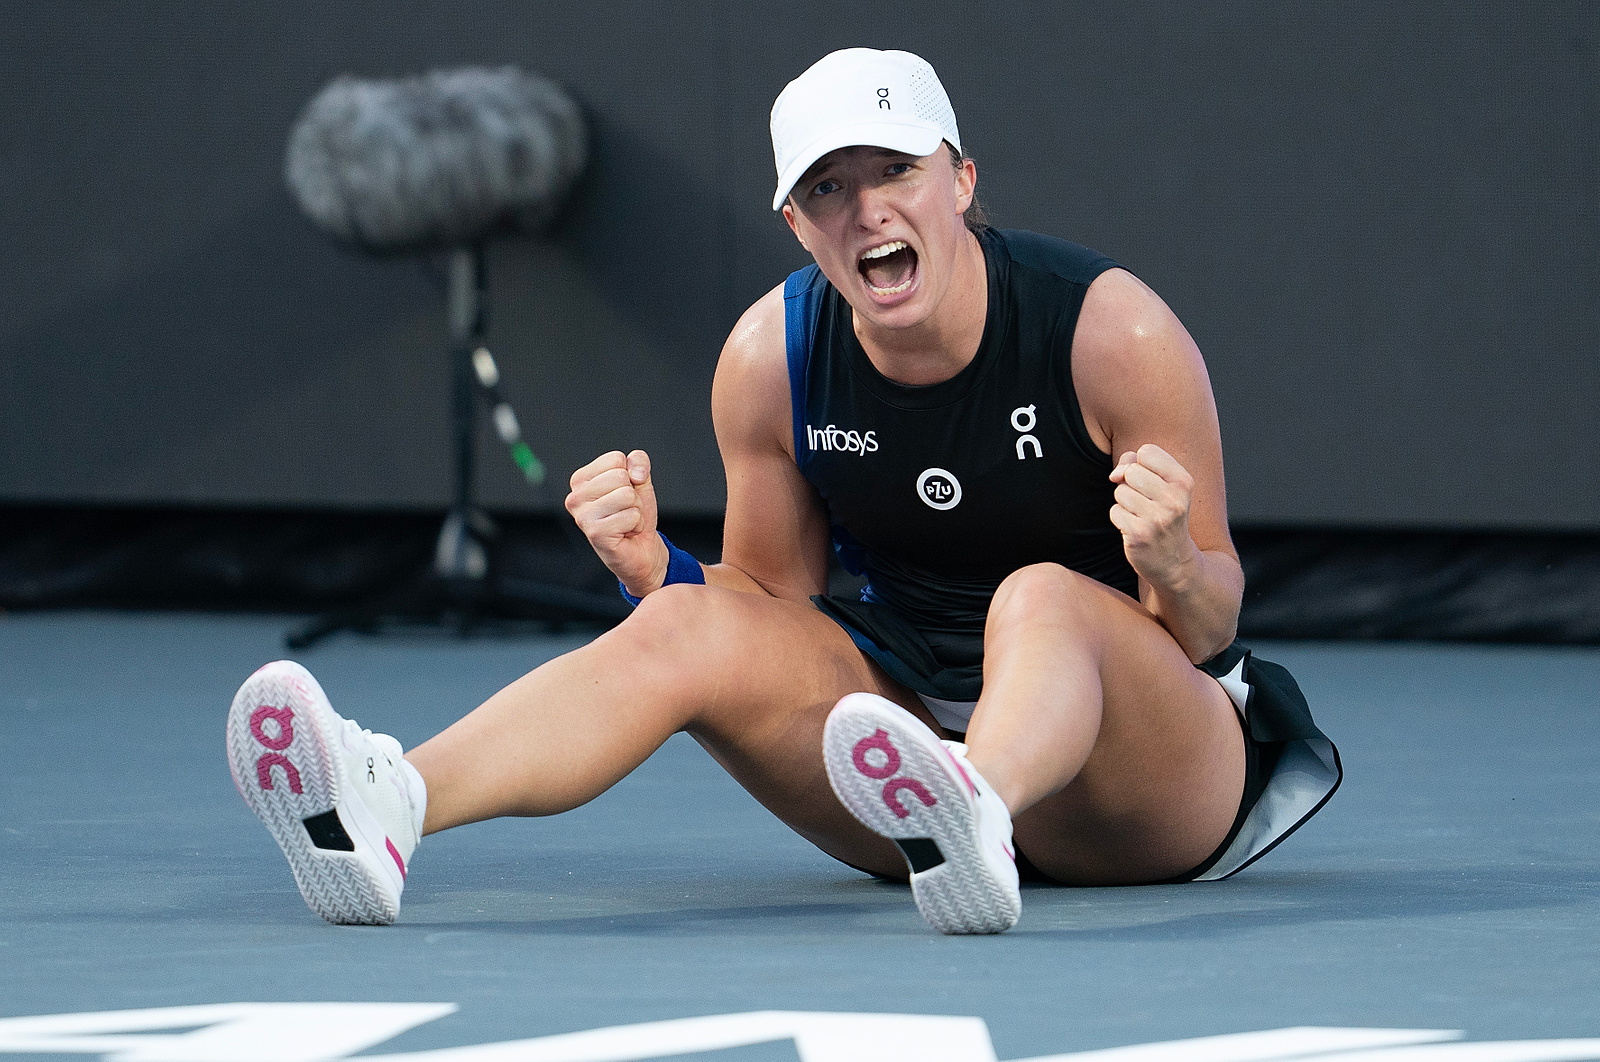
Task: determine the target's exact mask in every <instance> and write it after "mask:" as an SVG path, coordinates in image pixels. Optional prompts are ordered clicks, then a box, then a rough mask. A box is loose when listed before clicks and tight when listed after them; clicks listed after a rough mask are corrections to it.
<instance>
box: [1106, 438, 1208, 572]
mask: <svg viewBox="0 0 1600 1062" xmlns="http://www.w3.org/2000/svg"><path fill="white" fill-rule="evenodd" d="M1111 482H1113V483H1115V484H1116V485H1117V489H1116V492H1115V496H1116V499H1117V503H1116V504H1115V505H1113V506H1112V507H1111V522H1112V524H1114V525H1115V526H1116V529H1117V530H1118V531H1121V532H1122V549H1123V552H1125V553H1126V554H1127V555H1128V563H1129V564H1131V565H1133V570H1134V571H1136V572H1138V573H1139V575H1140V576H1141V577H1142V578H1143V579H1144V580H1145V582H1147V583H1151V584H1152V585H1155V586H1160V587H1167V588H1176V587H1180V586H1182V585H1183V584H1184V581H1185V579H1186V576H1187V573H1188V572H1189V571H1191V570H1192V569H1193V566H1194V564H1195V562H1197V561H1198V560H1199V559H1200V556H1199V554H1200V550H1199V547H1197V546H1196V545H1195V544H1194V540H1193V539H1192V538H1190V537H1189V502H1190V499H1191V497H1192V496H1193V493H1194V477H1193V476H1191V475H1189V473H1188V471H1187V470H1186V469H1185V468H1184V467H1183V466H1182V465H1180V464H1179V463H1178V460H1177V458H1175V457H1173V456H1172V455H1171V454H1169V453H1167V452H1166V451H1165V450H1163V449H1162V448H1161V447H1159V446H1157V445H1155V444H1154V443H1146V444H1145V445H1143V446H1141V447H1139V450H1138V452H1137V453H1135V452H1134V451H1132V450H1130V451H1128V452H1127V453H1124V454H1123V455H1122V459H1121V460H1119V461H1118V462H1117V467H1116V468H1114V469H1112V470H1111Z"/></svg>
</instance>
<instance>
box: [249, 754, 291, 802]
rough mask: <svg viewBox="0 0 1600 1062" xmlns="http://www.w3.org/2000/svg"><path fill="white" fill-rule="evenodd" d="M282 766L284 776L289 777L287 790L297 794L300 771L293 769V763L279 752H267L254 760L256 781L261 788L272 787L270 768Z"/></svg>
mask: <svg viewBox="0 0 1600 1062" xmlns="http://www.w3.org/2000/svg"><path fill="white" fill-rule="evenodd" d="M274 767H282V768H283V774H284V777H285V778H287V779H289V792H291V793H294V794H296V795H299V793H300V792H301V789H300V772H299V771H297V770H295V766H294V764H292V763H290V762H289V759H288V757H286V756H284V755H283V754H282V753H279V752H268V753H266V754H264V755H263V756H262V757H261V758H260V759H259V760H257V761H256V781H258V782H260V783H261V788H262V789H271V788H272V769H273V768H274Z"/></svg>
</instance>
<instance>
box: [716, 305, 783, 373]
mask: <svg viewBox="0 0 1600 1062" xmlns="http://www.w3.org/2000/svg"><path fill="white" fill-rule="evenodd" d="M783 287H784V286H783V285H782V284H779V285H778V286H777V287H775V288H773V289H772V290H771V291H769V292H767V293H766V294H765V295H763V296H761V298H759V299H757V300H756V301H755V302H753V303H751V304H750V308H749V309H747V310H745V312H744V313H742V314H740V315H739V320H738V321H737V322H736V323H735V324H734V326H733V330H732V331H730V332H729V333H728V341H727V342H726V343H724V344H723V347H722V361H721V365H722V366H724V367H726V368H729V369H737V370H741V371H749V370H752V369H757V368H759V367H761V366H765V365H767V364H769V363H772V362H776V363H777V364H778V365H780V366H781V365H783V364H784V363H785V361H786V358H787V355H786V345H785V338H784V337H785V333H784V305H783Z"/></svg>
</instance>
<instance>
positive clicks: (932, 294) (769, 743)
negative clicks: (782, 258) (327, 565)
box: [228, 48, 1340, 933]
mask: <svg viewBox="0 0 1600 1062" xmlns="http://www.w3.org/2000/svg"><path fill="white" fill-rule="evenodd" d="M772 141H773V152H774V156H775V160H776V163H777V170H778V184H777V190H776V195H775V197H774V200H773V208H774V209H775V210H781V211H782V215H783V217H784V219H785V221H787V223H788V225H789V227H790V229H791V230H792V231H793V233H794V235H795V237H796V238H797V239H798V240H799V241H800V243H801V244H802V245H803V246H804V247H805V248H806V250H807V251H809V252H810V253H811V255H812V256H813V258H814V259H815V265H813V266H810V267H807V268H806V269H802V270H800V271H799V272H797V273H795V274H794V275H793V276H791V277H790V278H789V279H788V280H787V281H786V282H785V283H784V284H782V285H779V286H778V287H776V288H774V289H773V290H772V291H771V292H769V293H768V294H767V295H766V296H764V297H763V298H762V299H761V300H760V301H758V302H757V303H756V304H755V305H754V306H752V307H750V309H749V310H748V311H746V312H745V314H744V315H743V317H741V318H740V320H739V322H738V324H737V325H736V326H735V327H734V329H733V332H732V335H731V336H730V337H729V338H728V341H727V344H726V346H725V347H724V349H723V353H722V358H721V362H720V364H719V366H718V369H717V374H716V381H715V384H714V386H713V390H712V416H713V420H714V423H715V427H716V433H717V439H718V442H719V445H720V447H721V451H722V457H723V462H724V466H725V470H726V473H727V483H728V506H727V518H726V524H725V529H724V540H723V554H722V561H721V563H719V564H702V563H700V562H699V561H697V560H696V559H694V558H693V557H691V556H689V555H688V554H687V553H685V552H683V551H682V550H679V549H677V548H676V547H674V546H672V545H671V543H669V542H668V541H667V540H666V539H665V538H664V537H663V536H661V535H660V534H659V533H658V532H657V530H656V496H655V490H654V487H653V485H652V479H651V469H650V459H649V456H648V455H647V454H645V453H644V452H642V451H639V450H634V451H633V452H631V453H626V454H624V453H622V452H620V451H618V452H613V453H609V454H606V455H604V456H601V457H599V458H597V459H596V460H594V461H593V462H591V463H590V464H588V465H586V466H585V467H583V468H581V469H579V470H578V471H577V472H576V473H574V474H573V476H572V481H571V494H570V495H569V496H568V498H567V503H566V504H567V509H568V511H569V512H570V513H571V514H572V516H573V518H574V519H575V520H576V521H577V524H578V526H579V527H580V528H582V530H583V532H584V534H585V535H586V536H587V537H588V540H589V542H590V543H591V544H592V545H593V547H594V549H595V551H596V552H597V553H598V554H599V556H600V557H601V559H602V560H604V562H605V563H606V565H607V566H608V567H609V568H610V569H611V570H612V571H613V572H614V573H616V575H617V577H618V579H619V580H620V582H621V584H622V586H623V589H624V591H625V592H626V594H627V595H628V596H629V597H630V599H632V600H635V601H636V602H637V608H636V610H635V611H634V613H633V614H632V616H630V617H629V618H628V619H627V620H626V621H624V622H623V623H621V624H620V625H619V626H617V627H616V628H615V629H613V630H611V631H609V632H608V633H606V634H604V635H602V636H601V637H599V638H597V639H595V640H594V641H593V642H592V643H590V644H589V645H587V646H585V647H583V648H581V649H578V650H576V651H574V652H571V653H568V654H567V655H565V656H562V657H560V658H558V659H555V660H552V661H550V662H549V663H547V664H545V665H544V666H542V667H540V668H538V669H537V670H535V671H533V672H531V673H530V674H528V675H526V676H524V677H523V678H521V679H519V680H517V681H516V682H514V683H512V684H511V685H510V686H508V687H506V688H505V689H504V690H501V691H500V692H499V693H497V694H495V695H494V696H493V697H491V698H490V699H489V700H488V701H487V702H485V703H484V704H483V705H482V706H481V707H479V708H478V709H476V710H475V711H473V712H472V713H471V714H469V715H467V716H466V717H465V718H463V719H461V720H460V721H459V722H457V723H456V724H454V725H453V726H451V727H450V728H449V729H447V730H445V731H444V732H443V733H441V734H439V735H438V736H436V737H434V738H433V739H431V740H430V741H427V742H426V743H424V744H422V745H421V746H419V747H417V748H415V749H412V750H411V751H410V752H408V753H405V754H404V755H402V753H401V749H400V746H399V744H398V743H397V742H396V741H395V740H394V739H393V738H390V737H387V736H385V735H382V734H373V733H371V732H369V731H365V730H362V729H361V728H360V727H359V726H357V725H356V724H355V723H354V722H351V721H348V720H344V719H342V718H340V717H339V716H338V715H336V714H335V713H334V711H333V709H332V708H331V707H330V706H329V704H328V702H327V699H326V697H324V695H323V693H322V691H321V689H320V688H319V687H318V685H317V683H316V680H315V679H314V678H312V676H311V675H310V674H309V673H308V672H307V671H306V670H305V669H304V668H302V667H300V666H299V665H297V664H294V663H292V662H288V661H279V662H277V663H273V664H269V665H267V666H266V667H264V668H262V669H261V670H260V671H258V672H256V674H254V675H252V676H251V677H250V678H249V679H248V680H247V681H246V682H245V684H244V686H243V687H242V688H241V689H240V690H239V693H238V695H237V697H236V698H235V699H234V702H233V706H232V710H231V712H230V714H229V720H228V753H229V762H230V765H231V767H232V770H233V775H234V779H235V781H236V782H237V784H238V786H239V789H240V792H241V793H242V794H243V795H244V797H245V800H246V802H247V803H248V804H249V805H250V807H251V808H252V810H254V811H255V812H256V814H257V815H258V816H260V817H261V819H262V820H263V821H264V822H265V823H266V824H267V826H268V827H269V828H270V829H271V831H272V833H273V835H274V837H275V838H276V839H277V841H278V843H279V845H280V846H281V847H282V848H283V851H284V853H285V854H286V855H287V857H288V859H289V863H290V866H291V867H292V868H293V871H294V875H295V878H296V880H297V882H298V883H299V886H300V889H301V892H302V894H303V895H304V897H305V899H306V901H307V903H308V904H310V906H311V907H312V909H313V910H315V911H316V912H317V913H318V914H320V915H322V916H323V917H324V918H327V919H329V920H330V921H334V922H355V923H385V922H391V921H393V920H394V919H395V918H396V917H398V914H399V907H400V895H401V890H402V888H403V885H404V882H405V876H406V874H407V872H408V870H409V865H410V861H411V857H412V852H413V850H414V849H415V847H416V845H417V842H418V840H419V839H420V838H421V837H422V836H423V835H425V834H428V833H432V832H435V831H438V830H443V829H449V828H451V827H454V826H460V825H463V824H465V823H469V822H476V821H479V820H482V819H488V818H493V817H495V816H500V815H553V814H557V813H559V812H563V811H566V810H568V809H571V808H575V807H577V806H579V805H581V804H583V803H585V802H587V801H589V800H592V799H593V798H594V797H596V796H598V795H599V794H600V793H602V792H604V791H605V790H606V789H607V788H609V787H610V786H612V785H613V784H615V783H616V782H617V781H618V780H620V779H621V778H623V777H624V776H626V775H627V774H628V773H629V772H630V771H632V770H633V769H634V768H635V767H637V766H638V765H639V764H640V763H642V762H643V761H644V760H645V758H646V757H648V756H649V755H650V754H651V753H652V752H654V751H655V750H656V749H657V748H658V747H659V746H660V745H661V744H662V742H664V741H665V740H666V739H667V738H668V737H669V736H671V735H672V734H674V733H676V732H678V731H686V732H688V733H689V734H691V735H692V736H693V737H694V738H695V739H696V740H697V741H699V742H700V743H701V744H702V745H703V746H704V747H705V748H706V749H707V750H708V751H709V752H710V753H711V755H712V756H713V757H715V758H716V760H717V761H718V762H719V763H720V764H722V766H723V767H725V768H726V769H727V770H728V772H729V773H730V774H732V775H733V777H734V778H736V779H737V780H738V781H739V782H740V783H741V784H742V785H743V786H744V787H745V788H746V789H747V790H749V791H750V792H751V793H752V794H753V795H754V796H755V797H756V798H757V799H758V800H760V801H761V802H762V803H763V804H764V805H765V806H766V807H767V808H769V809H770V810H771V811H772V812H773V813H774V814H776V815H777V816H778V817H779V818H780V819H782V820H783V821H784V822H785V823H787V824H788V825H789V826H790V827H791V828H792V829H794V830H795V831H796V832H798V833H799V834H800V835H801V836H803V837H805V838H806V839H807V840H809V841H811V842H812V843H813V844H815V845H816V846H817V847H818V848H820V849H822V851H824V852H826V853H828V854H829V855H831V856H833V857H834V858H836V859H839V860H841V861H842V862H844V863H847V864H850V865H851V866H853V867H856V868H859V869H861V870H864V871H866V872H868V873H872V874H876V875H880V876H883V877H888V878H898V879H902V880H903V879H906V878H908V877H909V879H910V882H911V885H912V893H913V896H914V898H915V900H916V903H917V905H918V908H919V909H920V911H921V912H922V914H923V916H924V917H925V918H926V919H927V920H928V922H929V923H930V924H932V925H933V926H934V927H935V928H937V929H939V930H941V931H943V932H946V933H984V932H999V931H1003V930H1005V929H1008V928H1010V927H1011V926H1012V925H1013V924H1015V922H1016V921H1017V919H1018V917H1019V915H1020V912H1021V899H1020V893H1019V890H1018V880H1019V871H1020V874H1021V875H1022V876H1023V877H1027V878H1035V879H1039V880H1048V881H1053V882H1058V883H1062V884H1095V885H1105V884H1117V883H1128V884H1132V883H1141V882H1163V881H1165V882H1175V881H1187V880H1193V879H1197V878H1218V877H1223V876H1226V875H1228V874H1231V873H1233V872H1235V871H1237V870H1239V869H1241V868H1242V867H1243V866H1245V865H1246V864H1248V863H1249V862H1251V861H1252V860H1253V859H1255V858H1256V857H1258V856H1259V855H1261V854H1262V853H1264V852H1265V851H1266V850H1267V849H1269V848H1270V847H1272V846H1273V845H1274V844H1276V843H1277V842H1278V841H1279V840H1280V839H1282V837H1284V836H1286V835H1287V834H1288V833H1289V832H1291V831H1292V830H1293V829H1294V828H1296V827H1297V826H1298V825H1299V824H1300V823H1302V822H1304V821H1305V819H1307V818H1309V817H1310V815H1312V814H1314V813H1315V811H1316V810H1317V809H1318V808H1320V807H1321V805H1322V804H1323V803H1324V802H1325V801H1326V800H1327V798H1328V797H1329V796H1330V795H1331V794H1332V791H1333V789H1334V788H1335V787H1336V786H1337V784H1338V780H1339V773H1340V772H1339V766H1338V757H1337V753H1336V751H1335V750H1334V748H1333V746H1332V744H1331V743H1330V742H1328V741H1327V739H1326V738H1325V737H1324V736H1323V735H1322V734H1321V733H1320V732H1319V731H1318V730H1317V729H1316V727H1315V725H1314V724H1313V722H1312V720H1311V717H1310V714H1309V712H1308V711H1307V710H1306V707H1305V702H1304V700H1303V698H1301V697H1300V696H1299V692H1298V690H1297V689H1296V688H1295V686H1294V682H1293V680H1292V679H1290V678H1289V677H1288V674H1287V672H1284V671H1283V670H1282V669H1281V668H1278V667H1276V666H1275V665H1271V664H1267V663H1265V662H1263V661H1258V660H1253V659H1252V658H1251V657H1250V655H1249V653H1248V652H1246V651H1245V650H1244V649H1243V648H1242V647H1240V646H1238V645H1237V644H1236V643H1235V641H1234V633H1235V628H1236V625H1237V620H1238V615H1239V604H1240V598H1241V594H1242V592H1243V585H1244V580H1243V576H1242V574H1241V571H1240V567H1239V562H1238V559H1237V556H1236V554H1235V552H1234V549H1233V546H1232V543H1231V541H1230V539H1229V535H1228V525H1227V507H1226V502H1225V498H1224V489H1223V469H1222V445H1221V440H1220V437H1219V431H1218V424H1217V415H1216V409H1215V405H1214V402H1213V399H1212V394H1211V389H1210V383H1209V381H1208V378H1207V375H1206V369H1205V365H1204V363H1203V361H1202V359H1201V356H1200V352H1199V350H1198V349H1197V348H1196V346H1195V343H1194V341H1193V340H1192V339H1191V338H1190V336H1189V334H1188V332H1187V331H1185V329H1184V327H1183V325H1182V324H1180V323H1179V321H1178V319H1177V318H1176V317H1175V316H1174V315H1173V313H1172V311H1171V310H1170V309H1168V307H1167V306H1166V305H1165V304H1164V303H1163V302H1162V300H1161V299H1160V298H1159V297H1158V296H1157V295H1156V294H1155V292H1153V291H1151V290H1150V288H1148V287H1147V286H1145V285H1144V284H1143V283H1141V282H1140V281H1139V280H1138V279H1137V278H1136V277H1134V276H1133V275H1132V274H1131V273H1129V272H1127V271H1126V270H1124V269H1122V268H1120V267H1118V266H1117V264H1116V263H1115V262H1113V261H1111V260H1110V259H1108V258H1106V257H1104V256H1103V255H1100V254H1097V253H1095V252H1093V251H1090V250H1087V249H1085V248H1083V247H1079V246H1077V245H1075V244H1071V243H1067V242H1064V241H1062V240H1057V239H1053V238H1050V237H1046V236H1039V235H1035V234H1031V233H1025V232H1015V231H1001V230H997V229H993V228H990V227H988V226H987V225H985V224H983V222H982V220H981V212H980V211H979V210H978V208H977V205H976V202H975V199H974V193H975V190H976V185H977V171H976V168H975V166H974V164H973V162H972V161H971V160H970V159H968V158H965V157H964V156H963V155H962V152H961V137H960V133H959V131H958V129H957V125H956V119H955V114H954V112H953V110H952V109H951V105H950V101H949V98H948V96H947V95H946V93H945V90H944V88H943V87H942V85H941V84H940V82H939V79H938V78H937V76H936V75H935V74H934V71H933V69H932V68H931V67H930V66H929V65H928V64H927V63H926V62H924V61H923V60H921V59H920V58H918V57H916V56H914V55H911V54H909V53H906V52H892V51H891V52H880V51H872V50H869V49H859V48H858V49H849V50H846V51H841V52H835V53H833V54H831V55H829V56H826V57H825V58H823V59H822V60H820V61H819V62H817V63H816V64H815V65H814V66H812V67H811V68H810V69H809V70H807V71H806V72H805V73H804V74H802V75H801V76H800V77H799V78H797V79H796V80H794V81H793V82H791V83H790V84H789V85H788V86H787V87H786V88H785V89H784V90H783V92H782V94H781V95H780V96H779V97H778V99H777V102H776V103H775V104H774V106H773V109H772ZM830 546H831V548H833V549H834V550H836V551H837V553H838V555H839V557H840V559H841V560H842V561H843V563H844V564H845V566H846V567H847V568H849V569H850V570H852V571H854V572H857V573H858V574H861V575H864V576H865V577H866V580H867V581H866V586H865V589H864V590H862V592H861V593H860V595H859V597H858V598H853V599H846V598H839V597H827V596H825V595H826V591H827V578H826V576H827V570H828V550H829V548H830ZM1197 665H1198V666H1197Z"/></svg>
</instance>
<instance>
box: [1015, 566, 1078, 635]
mask: <svg viewBox="0 0 1600 1062" xmlns="http://www.w3.org/2000/svg"><path fill="white" fill-rule="evenodd" d="M1089 584H1090V580H1089V579H1088V578H1087V577H1085V576H1082V575H1079V574H1078V573H1077V572H1075V571H1072V570H1071V569H1069V568H1064V567H1062V566H1061V565H1059V564H1050V563H1044V564H1030V565H1028V566H1027V567H1025V568H1018V569H1017V570H1016V571H1014V572H1012V573H1011V574H1010V575H1008V576H1006V578H1005V579H1004V581H1002V582H1001V583H1000V587H999V589H998V590H996V591H995V595H994V600H993V602H992V603H991V604H990V606H989V622H990V623H991V624H994V623H997V622H998V623H1007V622H1023V623H1041V622H1048V623H1056V624H1061V625H1067V626H1072V625H1079V624H1083V623H1087V622H1089V621H1090V616H1089V613H1090V612H1091V610H1092V608H1093V604H1094V600H1093V599H1094V592H1093V591H1094V588H1093V586H1092V585H1089Z"/></svg>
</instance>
